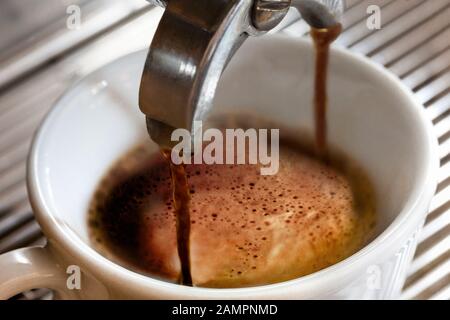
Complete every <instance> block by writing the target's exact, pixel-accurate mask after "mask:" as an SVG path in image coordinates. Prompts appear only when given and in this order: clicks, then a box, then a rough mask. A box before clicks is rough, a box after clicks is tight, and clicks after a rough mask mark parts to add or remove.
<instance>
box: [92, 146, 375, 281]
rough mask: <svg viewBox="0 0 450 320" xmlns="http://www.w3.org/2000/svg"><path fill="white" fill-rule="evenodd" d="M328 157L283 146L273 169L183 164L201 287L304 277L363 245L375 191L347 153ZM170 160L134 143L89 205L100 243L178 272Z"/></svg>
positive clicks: (146, 265) (155, 268) (141, 268)
mask: <svg viewBox="0 0 450 320" xmlns="http://www.w3.org/2000/svg"><path fill="white" fill-rule="evenodd" d="M333 159H337V158H333V157H331V162H332V164H325V163H323V162H321V161H319V160H317V158H315V157H314V156H313V155H312V153H311V152H309V151H305V150H304V149H303V148H301V147H299V146H297V145H295V144H293V143H284V142H283V141H282V143H281V144H280V169H279V172H278V174H277V175H274V176H261V175H260V174H259V169H260V166H259V165H249V164H245V165H195V164H192V165H186V166H185V167H184V169H185V170H186V176H187V179H188V181H189V193H190V200H191V201H190V202H189V203H190V210H189V212H190V240H189V246H190V273H191V275H192V284H193V285H195V286H202V287H218V288H230V287H245V286H254V285H262V284H270V283H275V282H280V281H285V280H289V279H294V278H297V277H300V276H303V275H307V274H310V273H313V272H315V271H318V270H320V269H323V268H325V267H328V266H330V265H333V264H335V263H337V262H339V261H341V260H343V259H345V258H347V257H348V256H350V255H352V254H353V253H354V252H356V251H357V250H359V249H360V248H361V247H362V246H364V245H365V244H366V243H367V241H368V240H369V239H370V238H371V235H372V230H373V226H374V224H375V204H374V195H373V190H372V188H371V186H370V183H369V182H368V179H367V177H366V176H365V175H364V173H363V172H362V171H361V170H360V169H358V168H357V167H356V166H351V165H349V163H351V162H349V161H348V160H345V161H344V160H339V161H333ZM176 223H177V217H176V207H175V204H174V201H173V190H172V183H171V174H170V167H169V164H168V163H167V161H166V160H165V159H164V157H163V156H162V155H161V154H159V153H157V152H156V153H155V152H151V151H150V148H147V147H145V146H140V147H138V148H136V149H134V150H132V151H131V152H130V153H129V154H127V155H125V156H124V157H123V158H122V159H121V160H119V161H118V162H117V163H116V164H115V165H114V166H113V168H112V169H111V170H110V171H109V173H108V174H107V175H106V177H105V178H104V179H103V181H102V182H101V184H100V186H99V188H98V190H97V192H96V194H95V197H94V198H93V201H92V203H91V207H90V211H89V224H90V226H91V227H90V232H91V238H92V240H93V242H94V244H95V247H96V248H97V250H99V251H100V252H101V253H102V254H104V255H105V256H108V257H109V258H111V259H112V260H114V261H116V262H118V263H119V264H122V265H124V266H126V267H127V268H130V269H132V270H135V271H138V272H141V273H144V274H147V275H150V276H152V277H157V278H160V279H164V280H167V281H171V282H179V281H180V279H181V278H182V276H183V275H182V270H181V263H180V257H179V254H178V249H177V232H176Z"/></svg>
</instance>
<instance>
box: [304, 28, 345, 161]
mask: <svg viewBox="0 0 450 320" xmlns="http://www.w3.org/2000/svg"><path fill="white" fill-rule="evenodd" d="M341 31H342V26H341V25H340V24H337V25H335V26H333V27H330V28H327V29H314V28H312V29H311V37H312V39H313V41H314V47H315V52H316V62H315V78H314V115H315V131H316V134H315V136H316V153H317V156H318V157H320V158H322V159H325V158H326V154H327V121H326V111H327V99H328V95H327V79H328V57H329V52H330V45H331V43H332V42H333V41H334V40H336V38H337V37H338V36H339V35H340V34H341Z"/></svg>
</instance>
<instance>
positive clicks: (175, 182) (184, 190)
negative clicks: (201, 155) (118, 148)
mask: <svg viewBox="0 0 450 320" xmlns="http://www.w3.org/2000/svg"><path fill="white" fill-rule="evenodd" d="M161 153H162V155H163V156H164V158H165V159H166V160H167V162H168V163H169V165H170V175H171V178H172V190H173V196H172V200H173V204H174V207H175V218H176V230H177V247H178V255H179V257H180V263H181V279H180V280H179V282H180V283H181V284H184V285H187V286H192V279H191V267H190V265H191V263H190V254H189V235H190V230H191V218H190V213H189V202H190V196H189V185H188V179H187V175H186V170H185V166H184V165H183V164H181V165H176V164H174V163H172V160H171V150H169V149H162V150H161Z"/></svg>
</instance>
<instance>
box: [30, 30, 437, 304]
mask: <svg viewBox="0 0 450 320" xmlns="http://www.w3.org/2000/svg"><path fill="white" fill-rule="evenodd" d="M268 38H269V40H270V39H280V41H284V42H285V43H286V44H287V45H302V46H310V43H311V42H310V41H309V40H306V39H296V38H292V37H288V36H285V35H267V36H265V39H268ZM141 51H142V50H139V51H138V52H141ZM135 53H137V52H134V53H130V54H127V55H125V56H122V57H120V58H119V59H117V60H120V59H126V58H127V57H129V55H132V54H135ZM331 55H337V56H339V58H340V59H351V60H352V63H354V64H355V66H356V65H359V66H360V67H364V68H366V69H371V70H372V72H376V73H378V74H379V75H381V76H383V77H384V78H385V80H386V81H387V82H389V83H391V84H392V86H394V87H395V88H396V89H397V90H398V91H400V92H401V94H402V95H404V96H405V97H406V98H407V101H408V104H409V106H408V107H409V109H410V112H413V113H414V114H415V116H416V117H417V118H418V123H420V124H421V125H422V131H423V132H424V134H425V135H426V141H427V163H426V165H424V173H423V175H422V180H423V181H422V183H417V184H416V185H415V186H414V190H413V191H412V192H411V193H410V196H409V198H408V201H407V203H406V204H405V205H404V207H403V209H402V210H401V212H399V214H398V215H397V216H396V218H395V219H394V220H393V221H392V222H391V223H390V224H389V225H388V226H387V227H386V228H385V229H384V230H383V231H382V232H381V233H380V234H379V235H378V236H377V237H376V238H375V239H373V240H372V241H371V242H370V243H368V244H367V245H366V246H364V247H363V248H361V249H360V250H359V251H357V252H356V253H354V254H353V255H351V256H350V257H347V258H346V259H344V260H342V261H340V262H338V263H336V264H334V265H331V266H329V267H327V268H324V269H322V270H319V271H317V272H314V273H312V274H309V275H306V276H302V277H300V278H296V279H292V280H288V281H283V282H279V283H274V284H268V285H262V286H254V287H244V288H223V289H222V288H202V287H187V286H182V285H179V284H174V283H169V282H166V281H163V280H158V279H155V278H152V277H149V276H146V275H142V274H139V273H136V272H134V271H131V270H129V269H126V268H125V267H122V266H120V265H118V264H116V263H114V262H113V261H111V260H109V259H107V258H106V257H104V256H102V255H101V254H100V253H98V252H97V251H95V250H94V249H93V248H92V247H91V246H89V244H88V243H86V242H84V241H83V240H81V239H80V238H79V237H78V236H77V235H75V234H71V233H70V232H68V231H69V229H68V228H67V227H65V226H64V225H63V224H61V223H60V222H58V221H57V219H56V218H55V215H54V214H53V213H52V212H51V209H50V208H49V206H48V205H47V203H46V200H45V195H44V194H43V190H42V189H41V188H40V185H41V183H42V181H39V174H38V172H39V167H38V163H39V159H40V157H41V153H40V150H41V146H42V145H45V143H46V142H45V137H46V135H47V132H48V131H49V130H50V129H51V125H52V123H53V121H54V119H55V118H57V116H58V115H59V114H60V113H61V112H63V110H64V101H65V100H67V99H69V98H70V95H71V93H72V90H73V89H74V88H76V86H77V85H79V84H80V83H82V82H83V81H85V80H86V78H88V77H90V76H92V75H93V74H95V73H96V72H98V71H99V70H101V69H103V68H107V67H108V66H109V65H110V64H114V63H116V62H117V60H115V61H113V62H111V63H110V64H107V65H106V66H104V67H102V68H100V69H98V70H96V71H94V72H92V73H90V74H88V75H87V76H85V77H83V78H81V79H80V80H79V81H77V82H76V83H75V84H74V85H73V86H71V87H69V88H68V89H67V91H66V92H65V93H64V94H63V95H62V96H61V97H60V98H59V99H58V100H57V101H56V102H55V104H54V106H53V107H52V109H51V110H50V112H49V113H48V114H47V115H46V117H45V119H44V120H43V122H42V123H41V125H40V127H39V129H38V130H37V131H36V133H35V136H34V138H33V141H32V146H31V150H30V153H29V157H28V163H27V189H28V195H29V198H30V202H31V206H32V208H33V211H34V214H35V217H36V219H37V221H38V222H39V224H40V225H41V227H42V229H43V231H44V233H45V234H46V235H47V236H48V237H49V238H50V239H51V240H53V241H55V243H57V245H58V246H60V247H61V248H63V249H64V250H65V251H66V252H68V253H69V254H70V256H72V257H76V258H77V259H80V261H82V262H83V264H84V265H88V266H90V267H92V268H94V267H95V268H98V270H102V273H104V274H105V275H106V274H110V275H114V276H115V277H116V278H117V279H119V280H121V281H124V282H125V281H127V282H128V283H130V281H132V282H133V284H135V285H136V286H139V287H140V288H147V289H150V288H152V289H154V290H164V291H165V292H166V293H168V294H171V295H173V296H181V295H184V296H185V297H191V298H193V297H196V298H213V297H228V298H232V297H234V296H236V297H239V296H243V297H247V298H248V297H252V294H253V295H258V294H264V292H267V291H272V292H273V291H276V290H284V289H286V288H288V287H291V286H295V287H296V289H297V290H302V288H303V289H304V290H305V292H307V291H306V290H308V288H309V289H310V288H317V287H320V285H321V284H322V285H323V284H324V283H325V285H327V284H330V283H331V281H332V279H339V278H341V277H343V276H344V275H346V274H348V273H349V272H351V271H352V270H355V269H359V270H360V268H361V267H363V266H367V265H370V264H373V263H375V262H374V261H375V259H374V257H375V256H377V255H379V254H380V253H382V255H385V254H387V253H388V252H391V251H392V250H393V248H395V247H396V239H398V238H399V237H400V236H401V233H402V232H401V230H405V229H407V227H406V226H407V225H413V224H418V221H419V219H423V218H424V216H423V214H420V212H418V211H420V209H421V208H422V207H428V205H429V203H430V201H431V198H432V196H433V195H434V192H435V189H436V186H437V173H438V168H439V165H438V164H439V159H438V156H437V152H436V151H437V147H438V145H437V141H436V138H435V137H434V135H433V134H432V132H433V130H432V125H431V121H429V119H428V118H427V117H426V115H425V111H424V108H423V106H422V105H421V104H420V103H419V102H418V101H417V100H416V98H415V97H414V95H413V93H412V92H411V91H410V89H409V88H407V87H406V86H405V85H404V84H403V83H402V82H401V81H400V79H398V78H397V77H396V76H395V75H394V74H392V73H390V72H389V71H388V70H386V69H384V67H382V66H381V65H378V64H376V63H375V62H373V61H371V60H369V59H368V58H366V57H365V56H363V55H359V54H355V53H352V52H350V51H348V50H346V49H344V48H339V47H332V48H331ZM363 257H365V258H366V259H363ZM327 279H328V281H327ZM320 282H321V283H320Z"/></svg>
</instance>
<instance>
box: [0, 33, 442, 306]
mask: <svg viewBox="0 0 450 320" xmlns="http://www.w3.org/2000/svg"><path fill="white" fill-rule="evenodd" d="M145 56H146V53H145V52H143V51H142V52H137V53H134V54H131V55H128V56H125V57H123V58H121V59H119V60H117V61H115V62H113V63H111V64H109V65H107V66H106V67H104V68H102V69H100V70H98V71H96V72H94V73H93V74H91V75H89V76H88V77H86V78H85V79H83V80H82V81H80V82H79V83H78V84H77V85H76V86H74V87H73V88H72V89H71V90H69V91H68V92H67V93H66V94H65V95H64V96H63V97H62V98H61V99H60V100H59V101H58V102H57V103H56V106H55V107H54V108H53V110H52V111H51V112H50V114H49V115H48V116H47V118H46V120H45V121H44V123H43V124H42V126H41V128H40V129H39V131H38V133H37V134H36V137H35V139H34V143H33V146H32V149H31V154H30V157H29V163H28V190H29V196H30V201H31V204H32V207H33V210H34V212H35V215H36V218H37V220H38V221H39V223H40V225H41V227H42V230H43V232H44V233H45V235H46V236H47V238H48V244H47V245H46V247H44V248H38V247H34V248H24V249H19V250H16V251H12V252H9V253H6V254H4V255H2V256H0V270H1V272H0V297H1V298H7V297H9V296H12V295H14V294H16V293H18V292H22V291H24V290H27V289H31V288H42V287H45V288H51V289H53V290H55V292H56V294H57V295H58V296H59V297H61V298H82V299H92V298H99V299H107V298H136V299H155V298H156V299H211V298H216V299H240V298H245V299H307V298H312V299H315V298H323V299H330V298H335V299H365V298H376V299H386V298H395V297H397V296H398V294H399V292H400V289H401V286H402V284H403V281H404V278H405V273H406V269H407V266H408V263H409V261H410V259H411V257H412V254H413V252H414V249H415V246H416V239H417V234H418V232H419V231H420V229H421V227H422V225H423V222H424V218H425V215H426V212H427V208H428V206H429V203H430V201H431V198H432V196H433V194H434V191H435V187H436V172H437V168H438V160H437V157H436V146H437V143H436V141H435V138H434V137H433V135H432V130H431V125H430V123H429V120H428V119H427V118H426V117H425V115H424V111H423V108H422V106H421V105H420V104H418V103H417V102H416V101H415V99H414V97H413V95H412V94H411V93H410V92H409V91H408V90H407V89H406V88H405V87H404V86H403V85H402V84H401V83H400V81H399V80H398V79H397V78H395V77H394V76H392V75H391V74H389V73H388V72H387V71H385V70H384V69H383V68H381V67H379V66H377V65H375V64H374V63H372V62H370V61H368V60H367V59H365V58H364V57H360V56H356V55H354V54H351V53H349V52H347V51H344V50H339V49H333V50H332V54H331V65H330V77H329V81H328V82H329V97H330V98H329V113H328V119H329V140H330V143H331V144H332V145H335V146H337V147H338V148H339V149H341V150H343V151H344V152H346V153H347V154H349V155H350V156H351V157H352V158H354V159H355V160H356V161H357V162H358V163H360V164H361V165H362V166H363V167H364V168H365V169H366V171H367V173H368V174H369V176H370V178H371V179H372V181H373V184H374V186H375V189H376V197H377V207H378V211H379V221H378V236H377V237H376V239H375V240H373V241H372V242H371V243H370V244H368V245H367V246H366V247H364V248H363V249H361V250H360V251H359V252H357V253H355V254H354V255H352V256H351V257H349V258H347V259H345V260H344V261H342V262H340V263H338V264H335V265H333V266H330V267H328V268H326V269H323V270H321V271H319V272H316V273H313V274H311V275H308V276H304V277H301V278H298V279H295V280H291V281H286V282H282V283H277V284H272V285H266V286H257V287H252V288H240V289H206V288H191V287H186V286H180V285H176V284H171V283H167V282H164V281H160V280H156V279H153V278H151V277H146V276H144V275H140V274H137V273H135V272H132V271H130V270H127V269H125V268H124V267H121V266H119V265H118V264H116V263H114V262H112V261H110V260H108V259H106V258H104V257H103V256H101V255H100V254H99V253H97V252H96V251H95V250H94V249H93V248H92V247H91V245H90V243H89V239H88V231H87V222H86V220H87V219H86V216H87V209H88V205H89V202H90V200H91V197H92V194H93V192H94V190H95V189H96V186H97V184H98V182H99V180H100V178H101V177H102V176H103V175H104V174H105V173H106V172H107V170H108V168H109V167H110V166H111V165H112V163H113V162H114V161H116V160H117V159H118V158H119V157H120V156H121V155H123V154H124V153H125V152H126V151H128V150H129V149H130V148H131V147H133V146H134V145H136V144H137V143H139V142H142V141H148V137H147V135H146V130H145V125H144V117H143V115H142V114H141V113H140V112H139V109H138V107H137V101H138V99H137V97H138V85H139V80H140V75H141V71H142V66H143V64H144V60H145ZM313 59H314V57H313V50H312V45H311V43H310V42H307V41H304V40H297V39H293V38H285V37H281V36H266V37H262V38H257V39H250V40H248V41H247V42H246V43H245V44H244V46H243V47H242V48H241V49H240V50H239V51H238V53H237V54H236V56H235V57H234V59H233V60H232V62H231V64H230V65H229V66H228V68H227V70H226V72H225V73H224V75H223V79H222V80H221V83H220V85H219V89H218V93H217V97H216V102H215V106H214V109H213V111H212V112H213V113H214V112H220V113H224V112H225V113H227V112H230V111H231V110H238V111H239V110H241V111H242V110H245V111H246V112H248V111H254V112H257V113H258V114H262V115H264V116H265V117H266V118H269V119H272V120H275V121H279V122H281V123H283V125H286V126H290V127H301V128H306V129H307V130H310V131H311V130H312V128H313V121H312V106H311V104H312V93H313V73H314V67H313V66H314V63H313V61H314V60H313ZM154 147H155V152H156V146H154ZM69 266H76V267H75V269H74V268H73V267H72V269H70V268H69V273H67V271H68V267H69ZM77 267H79V268H80V270H81V289H79V290H78V289H73V290H70V289H69V288H68V287H67V285H66V282H67V279H68V277H69V275H70V274H72V272H73V270H76V268H77Z"/></svg>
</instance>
